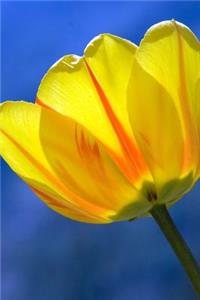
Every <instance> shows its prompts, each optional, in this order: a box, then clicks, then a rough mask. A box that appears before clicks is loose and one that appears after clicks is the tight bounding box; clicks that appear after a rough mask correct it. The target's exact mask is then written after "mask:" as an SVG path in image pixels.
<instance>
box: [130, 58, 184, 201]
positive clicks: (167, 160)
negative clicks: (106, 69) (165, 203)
mask: <svg viewBox="0 0 200 300" xmlns="http://www.w3.org/2000/svg"><path fill="white" fill-rule="evenodd" d="M128 110H129V117H130V122H131V124H132V128H133V131H134V134H135V137H136V139H137V142H138V144H139V145H140V148H141V150H142V153H143V155H144V157H145V159H146V161H147V163H148V165H149V168H150V170H151V172H152V174H153V177H154V180H155V184H156V189H157V191H156V192H157V195H158V197H159V193H161V194H162V193H163V191H162V190H163V188H164V187H165V186H166V184H170V183H172V182H173V183H175V180H177V179H178V178H179V176H180V172H181V168H182V161H183V136H182V130H181V124H180V120H179V117H178V113H177V110H176V108H175V105H174V103H173V101H172V98H171V97H170V95H169V94H168V93H167V91H166V90H165V89H164V88H163V87H162V86H161V85H160V84H159V83H157V82H156V81H155V79H154V78H153V77H151V76H150V75H149V74H148V73H146V72H145V71H144V70H143V69H142V68H141V66H140V65H139V64H138V63H137V61H135V63H134V65H133V70H132V75H131V78H130V83H129V88H128ZM168 187H169V189H171V191H172V188H173V185H170V186H169V185H168ZM169 192H170V191H169ZM169 196H170V194H169ZM171 200H172V199H171Z"/></svg>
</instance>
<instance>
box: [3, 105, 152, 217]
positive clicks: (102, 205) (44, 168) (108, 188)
mask: <svg viewBox="0 0 200 300" xmlns="http://www.w3.org/2000/svg"><path fill="white" fill-rule="evenodd" d="M0 148H1V154H2V156H3V158H4V159H5V160H6V161H7V162H8V163H9V165H10V166H11V167H12V169H13V170H14V171H15V172H16V173H17V174H18V175H19V176H20V177H21V178H22V179H23V180H24V181H26V182H27V183H28V184H29V185H30V187H31V188H32V189H33V190H34V191H35V193H36V194H37V195H38V196H39V197H40V198H41V199H43V200H44V201H45V202H46V203H47V205H48V206H50V207H52V208H53V209H54V210H56V211H57V212H59V213H61V214H63V215H66V216H68V217H70V218H72V219H76V220H79V221H85V222H91V223H107V222H112V220H113V219H114V218H115V219H116V218H117V215H118V213H119V211H121V210H122V209H123V208H124V207H125V206H127V205H129V204H132V205H133V207H132V210H131V211H130V210H129V211H128V212H127V213H126V215H123V219H127V218H131V216H132V217H135V216H138V215H140V214H143V213H145V212H146V211H147V210H148V209H149V206H150V204H149V203H148V201H147V200H146V199H145V198H144V197H143V196H142V194H141V193H139V192H138V191H137V190H136V189H134V188H133V187H132V186H131V185H130V183H129V182H128V181H127V179H126V178H125V177H124V176H123V175H122V173H121V172H120V171H119V169H118V168H117V166H116V165H115V164H114V163H113V161H112V160H111V159H110V157H109V155H108V154H107V152H106V151H105V149H104V147H103V146H102V144H101V143H99V142H98V141H97V140H96V139H95V138H94V137H93V136H92V135H91V134H90V133H89V131H88V130H87V129H85V128H84V127H83V126H81V125H80V124H78V123H77V122H75V121H74V120H72V119H70V118H67V117H65V116H62V115H60V114H59V113H56V112H54V111H52V110H48V109H46V108H43V107H41V106H39V105H36V104H35V105H33V104H30V103H25V102H5V103H4V104H3V105H1V144H0ZM134 202H135V203H136V205H135V208H134ZM117 219H118V220H120V217H119V218H117Z"/></svg>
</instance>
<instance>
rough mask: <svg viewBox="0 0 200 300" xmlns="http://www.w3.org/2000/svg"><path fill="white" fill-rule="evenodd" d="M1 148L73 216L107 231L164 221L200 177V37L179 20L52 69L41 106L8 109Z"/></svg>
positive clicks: (105, 37)
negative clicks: (112, 226)
mask: <svg viewBox="0 0 200 300" xmlns="http://www.w3.org/2000/svg"><path fill="white" fill-rule="evenodd" d="M0 146H1V148H0V151H1V154H2V156H3V158H4V159H5V161H6V162H7V163H8V164H9V165H10V167H11V168H12V169H13V170H14V171H15V172H16V173H17V174H18V175H19V176H20V177H21V178H22V179H23V180H24V181H25V182H26V183H27V184H28V185H29V186H30V187H31V189H32V190H33V191H34V192H35V193H36V195H37V196H38V197H39V198H41V199H42V200H43V201H44V202H45V203H46V204H47V205H48V206H49V207H50V208H52V209H53V210H55V211H57V212H58V213H60V214H62V215H64V216H66V217H69V218H71V219H74V220H78V221H83V222H88V223H110V222H114V221H124V220H132V219H134V218H138V217H141V216H145V215H148V214H152V215H153V216H154V218H155V219H156V220H157V222H158V223H159V217H157V212H158V211H159V208H160V207H169V206H171V205H172V204H173V203H175V202H176V201H177V200H179V199H180V198H181V197H182V196H183V195H184V194H185V193H186V192H188V191H189V190H190V189H191V188H192V187H193V186H194V184H195V183H196V182H197V180H198V179H199V178H200V43H199V41H198V39H197V37H195V35H194V34H193V33H192V32H191V31H190V29H189V28H187V27H186V26H185V25H183V24H181V23H178V22H175V21H173V20H172V21H165V22H161V23H159V24H156V25H154V26H153V27H151V28H150V29H149V30H148V31H147V32H146V34H145V36H144V38H143V39H142V41H141V43H140V45H139V46H138V47H137V46H136V45H135V44H133V43H131V42H130V41H127V40H125V39H122V38H119V37H117V36H114V35H111V34H101V35H99V36H97V37H96V38H94V39H93V40H92V41H91V42H90V43H89V44H88V46H87V47H86V49H85V51H84V55H83V56H82V57H79V56H77V55H67V56H64V57H63V58H61V59H60V60H59V61H58V62H56V63H55V64H54V65H53V66H52V67H51V68H50V69H49V70H48V72H47V73H46V74H45V76H44V78H43V79H42V81H41V84H40V86H39V89H38V92H37V97H36V101H35V103H34V104H32V103H28V102H22V101H17V102H16V101H15V102H12V101H6V102H5V103H3V104H2V105H1V142H0ZM158 215H159V216H160V214H158ZM161 222H162V218H161ZM177 255H178V254H177ZM196 272H197V271H196ZM195 274H196V273H195Z"/></svg>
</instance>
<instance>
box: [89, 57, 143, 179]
mask: <svg viewBox="0 0 200 300" xmlns="http://www.w3.org/2000/svg"><path fill="white" fill-rule="evenodd" d="M85 65H86V67H87V70H88V73H89V75H90V77H91V79H92V82H93V84H94V86H95V88H96V91H97V93H98V95H99V98H100V100H101V103H102V104H103V107H104V109H105V111H106V114H107V116H108V118H109V120H110V122H111V124H112V126H113V129H114V130H115V133H116V135H117V136H118V140H119V142H120V144H121V147H122V149H123V152H124V154H125V157H126V160H127V162H124V163H125V164H128V165H129V166H125V165H124V163H123V160H122V159H120V158H117V156H116V155H115V158H117V161H118V162H120V165H121V164H122V165H121V167H122V169H123V170H124V171H125V172H126V174H128V177H130V176H131V179H133V180H137V179H138V178H140V174H141V172H143V171H145V170H146V168H147V167H146V164H145V163H144V160H143V157H142V155H141V153H140V151H139V150H138V149H137V147H136V146H135V145H134V143H133V141H132V140H131V138H130V137H129V136H128V134H127V133H126V131H125V130H124V128H123V126H122V124H121V123H120V121H119V120H118V118H117V117H116V115H115V113H114V111H113V109H112V107H111V105H110V103H109V101H108V99H107V97H106V95H105V93H104V91H103V89H102V87H101V86H100V84H99V82H98V81H97V79H96V77H95V75H94V73H93V72H92V70H91V68H90V66H89V64H88V63H87V62H86V61H85ZM131 165H132V167H131Z"/></svg>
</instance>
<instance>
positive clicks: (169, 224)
mask: <svg viewBox="0 0 200 300" xmlns="http://www.w3.org/2000/svg"><path fill="white" fill-rule="evenodd" d="M151 215H152V216H153V218H154V219H155V221H156V222H157V224H158V225H159V227H160V229H161V230H162V232H163V234H164V235H165V237H166V239H167V240H168V242H169V244H170V245H171V247H172V248H173V250H174V252H175V254H176V256H177V257H178V259H179V261H180V263H181V264H182V266H183V268H184V269H185V271H186V273H187V275H188V277H189V278H190V280H191V283H192V285H193V287H194V290H195V291H196V293H197V295H198V296H199V297H200V268H199V266H198V263H197V261H196V260H195V258H194V257H193V255H192V252H191V250H190V249H189V247H188V246H187V244H186V243H185V241H184V240H183V238H182V236H181V234H180V233H179V231H178V230H177V228H176V226H175V224H174V222H173V220H172V218H171V216H170V214H169V212H168V210H167V208H166V207H165V205H157V206H154V208H153V209H152V210H151ZM199 299H200V298H199Z"/></svg>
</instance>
